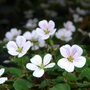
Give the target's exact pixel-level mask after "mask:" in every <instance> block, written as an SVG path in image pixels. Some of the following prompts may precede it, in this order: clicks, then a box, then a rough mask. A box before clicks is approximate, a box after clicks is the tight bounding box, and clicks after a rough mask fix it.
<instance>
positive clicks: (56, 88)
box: [49, 84, 71, 90]
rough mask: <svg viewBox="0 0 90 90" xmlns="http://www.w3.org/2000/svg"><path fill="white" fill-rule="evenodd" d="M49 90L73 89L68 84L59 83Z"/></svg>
mask: <svg viewBox="0 0 90 90" xmlns="http://www.w3.org/2000/svg"><path fill="white" fill-rule="evenodd" d="M49 90H71V89H70V86H69V85H68V84H57V85H55V86H54V87H52V88H50V89H49Z"/></svg>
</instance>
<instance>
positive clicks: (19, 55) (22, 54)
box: [18, 51, 27, 58]
mask: <svg viewBox="0 0 90 90" xmlns="http://www.w3.org/2000/svg"><path fill="white" fill-rule="evenodd" d="M26 53H27V52H24V51H23V52H22V53H19V54H18V58H20V57H22V56H24V55H25V54H26Z"/></svg>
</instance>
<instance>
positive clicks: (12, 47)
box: [7, 36, 32, 57]
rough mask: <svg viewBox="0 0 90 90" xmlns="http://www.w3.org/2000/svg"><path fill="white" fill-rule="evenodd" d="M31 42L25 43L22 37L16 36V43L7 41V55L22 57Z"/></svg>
mask: <svg viewBox="0 0 90 90" xmlns="http://www.w3.org/2000/svg"><path fill="white" fill-rule="evenodd" d="M31 45H32V44H31V42H30V41H26V39H25V38H24V37H23V36H17V38H16V42H14V41H9V42H8V44H7V49H8V53H9V54H10V55H12V56H18V57H22V56H23V55H25V54H26V53H27V51H28V50H29V48H30V47H31Z"/></svg>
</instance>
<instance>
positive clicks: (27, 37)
mask: <svg viewBox="0 0 90 90" xmlns="http://www.w3.org/2000/svg"><path fill="white" fill-rule="evenodd" d="M23 36H24V37H25V38H26V40H31V33H30V32H29V31H27V32H25V33H24V34H23Z"/></svg>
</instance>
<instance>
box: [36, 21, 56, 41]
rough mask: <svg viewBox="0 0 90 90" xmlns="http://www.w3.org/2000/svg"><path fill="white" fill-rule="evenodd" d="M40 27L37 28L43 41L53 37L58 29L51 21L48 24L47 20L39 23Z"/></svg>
mask: <svg viewBox="0 0 90 90" xmlns="http://www.w3.org/2000/svg"><path fill="white" fill-rule="evenodd" d="M39 27H40V28H37V29H36V30H37V33H38V34H39V35H40V38H41V39H44V40H45V39H48V38H49V37H50V36H53V35H54V33H55V31H56V29H55V23H54V22H53V21H52V20H50V21H49V22H47V21H46V20H42V21H40V22H39Z"/></svg>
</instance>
